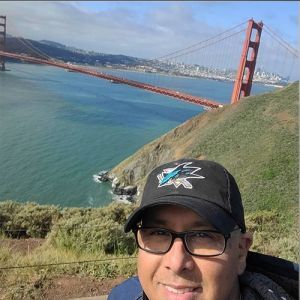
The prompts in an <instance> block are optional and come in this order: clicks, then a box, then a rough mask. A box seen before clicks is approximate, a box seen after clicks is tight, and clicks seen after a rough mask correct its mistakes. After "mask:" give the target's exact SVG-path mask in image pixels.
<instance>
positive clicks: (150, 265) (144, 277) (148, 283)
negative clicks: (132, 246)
mask: <svg viewBox="0 0 300 300" xmlns="http://www.w3.org/2000/svg"><path fill="white" fill-rule="evenodd" d="M159 261H160V257H159V256H157V255H153V254H150V253H147V252H145V251H142V250H140V251H139V253H138V261H137V262H138V276H139V280H140V282H141V284H142V286H143V289H144V291H145V292H148V293H149V294H150V293H152V292H153V290H155V287H154V282H153V277H154V276H155V274H156V272H157V270H158V269H159V264H160V263H159Z"/></svg>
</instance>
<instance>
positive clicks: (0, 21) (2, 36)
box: [0, 16, 6, 71]
mask: <svg viewBox="0 0 300 300" xmlns="http://www.w3.org/2000/svg"><path fill="white" fill-rule="evenodd" d="M5 44H6V16H0V50H1V51H5ZM0 71H5V59H4V56H0Z"/></svg>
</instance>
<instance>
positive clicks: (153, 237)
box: [136, 228, 226, 256]
mask: <svg viewBox="0 0 300 300" xmlns="http://www.w3.org/2000/svg"><path fill="white" fill-rule="evenodd" d="M179 235H180V236H181V235H183V236H184V239H183V240H184V243H185V247H186V249H187V250H188V252H190V253H191V254H194V255H200V256H215V255H220V254H222V253H223V252H224V249H225V245H226V240H225V237H224V235H223V234H221V233H219V232H215V231H209V230H203V231H190V232H184V233H183V234H179ZM177 236H178V234H177V235H176V233H175V232H172V231H169V230H167V229H161V228H139V229H138V231H137V234H136V238H137V243H138V246H139V247H140V248H141V249H143V250H145V251H148V252H152V253H161V254H162V253H166V252H168V251H169V250H170V247H171V245H172V243H173V241H174V239H175V238H176V237H177Z"/></svg>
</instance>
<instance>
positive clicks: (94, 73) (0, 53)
mask: <svg viewBox="0 0 300 300" xmlns="http://www.w3.org/2000/svg"><path fill="white" fill-rule="evenodd" d="M1 56H3V57H10V58H14V59H18V60H22V61H27V62H32V63H37V64H46V65H50V66H55V67H59V68H63V69H66V70H70V71H75V72H79V73H83V74H87V75H91V76H95V77H99V78H102V79H106V80H110V81H112V82H116V83H123V84H127V85H130V86H133V87H136V88H140V89H144V90H148V91H151V92H154V93H158V94H162V95H166V96H170V97H173V98H177V99H180V100H183V101H186V102H190V103H194V104H198V105H201V106H204V107H208V108H218V107H223V105H222V104H221V103H218V102H215V101H212V100H209V99H205V98H201V97H197V96H192V95H189V94H186V93H182V92H179V91H175V90H171V89H167V88H163V87H158V86H154V85H151V84H147V83H143V82H139V81H135V80H129V79H126V78H122V77H117V76H113V75H109V74H106V73H102V72H97V71H95V70H91V69H88V68H85V67H81V66H75V65H71V64H68V63H65V62H58V61H55V60H46V59H39V58H35V57H32V56H28V55H24V54H17V53H10V52H5V51H0V57H1Z"/></svg>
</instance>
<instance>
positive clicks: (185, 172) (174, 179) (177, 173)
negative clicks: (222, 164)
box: [157, 162, 205, 189]
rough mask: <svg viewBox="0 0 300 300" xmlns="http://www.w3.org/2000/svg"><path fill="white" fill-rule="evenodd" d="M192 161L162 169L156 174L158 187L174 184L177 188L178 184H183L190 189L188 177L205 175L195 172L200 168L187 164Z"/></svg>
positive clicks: (200, 177)
mask: <svg viewBox="0 0 300 300" xmlns="http://www.w3.org/2000/svg"><path fill="white" fill-rule="evenodd" d="M190 164H192V162H187V163H183V164H180V165H178V166H176V167H175V168H168V169H164V170H163V171H162V173H160V174H159V175H157V178H158V180H159V185H158V187H163V186H167V185H172V184H173V185H174V186H175V187H176V188H178V187H179V186H180V185H183V186H184V187H185V188H186V189H192V188H193V186H192V184H191V183H190V182H189V181H188V179H191V178H195V179H204V178H205V177H203V176H201V175H199V174H196V172H197V171H200V170H201V168H197V167H191V166H189V165H190Z"/></svg>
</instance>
